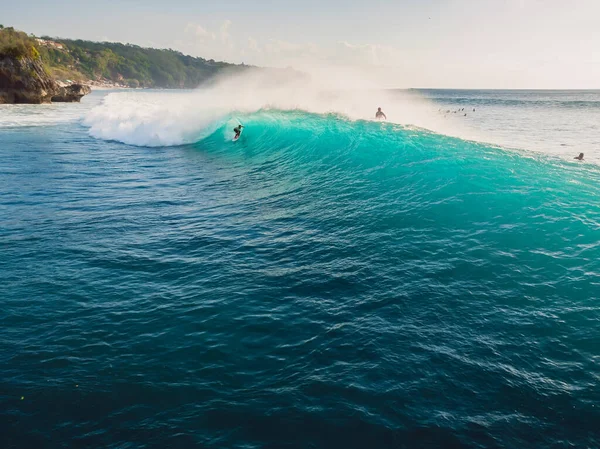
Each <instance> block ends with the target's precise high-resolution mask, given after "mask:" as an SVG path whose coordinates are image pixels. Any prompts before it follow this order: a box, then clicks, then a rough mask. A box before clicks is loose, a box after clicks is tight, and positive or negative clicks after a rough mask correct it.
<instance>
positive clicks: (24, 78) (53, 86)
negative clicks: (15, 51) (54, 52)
mask: <svg viewBox="0 0 600 449" xmlns="http://www.w3.org/2000/svg"><path fill="white" fill-rule="evenodd" d="M90 92H91V89H90V88H89V86H85V85H82V84H71V85H68V86H66V87H61V86H59V84H58V83H57V82H56V81H54V79H52V77H51V76H50V75H49V74H48V73H47V72H46V69H45V68H44V64H43V62H42V61H41V60H40V59H33V58H29V57H12V56H6V55H4V56H0V104H13V103H29V104H42V103H51V102H52V101H56V102H78V101H80V100H81V97H83V96H84V95H87V94H89V93H90Z"/></svg>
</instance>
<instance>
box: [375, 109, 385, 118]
mask: <svg viewBox="0 0 600 449" xmlns="http://www.w3.org/2000/svg"><path fill="white" fill-rule="evenodd" d="M375 118H376V119H377V120H381V119H386V120H387V116H386V115H385V114H384V113H383V111H382V110H381V108H377V112H376V113H375Z"/></svg>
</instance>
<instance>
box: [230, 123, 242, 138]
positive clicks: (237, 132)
mask: <svg viewBox="0 0 600 449" xmlns="http://www.w3.org/2000/svg"><path fill="white" fill-rule="evenodd" d="M243 127H244V125H238V126H236V127H235V128H233V132H234V133H235V137H234V138H233V139H234V140H237V139H239V138H240V134H242V128H243Z"/></svg>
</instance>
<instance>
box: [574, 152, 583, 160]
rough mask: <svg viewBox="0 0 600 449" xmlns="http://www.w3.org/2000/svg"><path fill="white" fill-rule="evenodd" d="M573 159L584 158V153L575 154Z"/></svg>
mask: <svg viewBox="0 0 600 449" xmlns="http://www.w3.org/2000/svg"><path fill="white" fill-rule="evenodd" d="M573 159H577V160H578V161H582V160H583V153H579V156H575V157H574V158H573Z"/></svg>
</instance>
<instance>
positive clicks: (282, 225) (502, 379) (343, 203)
mask: <svg viewBox="0 0 600 449" xmlns="http://www.w3.org/2000/svg"><path fill="white" fill-rule="evenodd" d="M86 101H97V102H98V101H101V98H100V97H97V98H95V99H94V98H93V97H92V99H91V100H86ZM61 107H63V108H67V109H61V111H62V113H64V114H67V115H68V116H69V117H70V116H71V115H69V114H71V112H72V115H73V117H76V116H77V113H76V112H73V111H76V110H77V109H75V108H77V107H85V105H81V106H80V105H65V106H61ZM479 107H482V106H481V105H480V106H479ZM29 108H32V107H29ZM69 108H70V109H69ZM32 111H33V109H11V110H9V109H4V110H3V112H2V113H3V114H4V115H3V117H5V118H6V117H7V116H10V115H12V117H13V118H14V119H15V120H14V122H15V123H14V124H13V125H11V126H7V127H5V128H1V129H0V250H1V252H0V254H1V257H0V285H2V290H1V291H2V294H1V296H0V307H1V309H0V310H1V313H0V447H2V448H59V447H69V448H71V447H103V448H189V447H207V448H208V447H214V448H344V449H351V448H357V449H358V448H360V449H363V448H437V447H445V448H566V447H577V448H584V447H586V448H594V447H599V446H600V433H599V430H598V429H599V428H600V427H599V426H600V389H599V388H598V382H599V381H600V325H599V323H600V321H599V320H600V305H599V304H598V300H599V298H600V205H599V199H600V169H599V168H598V166H596V165H593V164H589V163H588V164H580V163H573V162H572V161H569V160H564V159H559V158H555V157H552V156H548V155H545V154H539V153H527V152H519V151H508V150H503V149H501V148H496V147H490V146H487V145H484V144H479V143H475V142H467V141H463V140H460V139H456V138H450V137H445V136H442V135H438V134H435V133H431V132H427V131H424V130H420V129H415V128H410V127H403V126H399V125H394V124H380V123H373V122H364V121H348V120H346V119H344V118H343V117H340V116H337V115H316V114H306V113H301V112H277V111H263V112H258V113H253V114H248V115H246V116H244V124H245V125H246V130H245V132H244V134H243V135H242V139H240V141H239V142H237V143H235V144H233V143H231V142H230V141H229V139H224V138H223V136H224V134H225V135H226V133H227V130H228V129H229V128H228V126H229V125H228V124H223V125H220V126H218V127H217V128H216V130H214V131H212V132H211V133H210V134H209V135H208V136H206V137H204V138H202V139H200V140H199V141H198V142H195V143H192V144H186V145H179V146H171V147H153V148H151V147H144V146H133V145H127V144H123V143H119V142H116V141H110V140H108V141H107V140H97V139H94V138H92V137H90V136H89V135H88V128H87V127H86V126H85V125H84V124H82V123H81V121H80V120H78V119H75V120H67V121H57V122H52V121H49V122H48V123H45V122H44V123H42V122H40V121H39V120H37V119H36V120H32V121H31V123H30V122H27V121H26V119H27V117H29V116H30V115H31V114H33V113H34V112H32ZM47 111H50V112H49V113H50V114H52V113H53V111H54V110H53V109H49V110H47ZM65 111H66V112H65ZM44 113H46V112H44ZM17 115H18V119H17ZM19 123H21V125H19ZM39 123H42V125H39Z"/></svg>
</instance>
